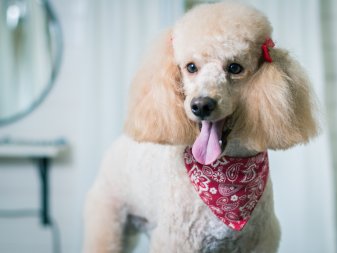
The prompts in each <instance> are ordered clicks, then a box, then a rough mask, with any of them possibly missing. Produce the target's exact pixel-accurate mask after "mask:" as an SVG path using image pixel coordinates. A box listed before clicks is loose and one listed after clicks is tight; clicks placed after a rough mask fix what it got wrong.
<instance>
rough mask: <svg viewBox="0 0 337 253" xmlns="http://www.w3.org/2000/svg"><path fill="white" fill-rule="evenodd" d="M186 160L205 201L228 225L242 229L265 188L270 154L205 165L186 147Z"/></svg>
mask: <svg viewBox="0 0 337 253" xmlns="http://www.w3.org/2000/svg"><path fill="white" fill-rule="evenodd" d="M184 160H185V166H186V169H187V172H188V175H189V177H190V180H191V183H192V184H193V186H194V188H195V190H196V191H197V193H198V194H199V196H200V198H201V199H202V201H203V202H204V203H205V204H206V205H207V206H208V207H209V208H210V209H211V211H212V212H213V213H214V214H215V215H216V216H217V217H218V218H219V219H220V220H222V221H223V222H224V223H225V224H226V225H227V226H229V227H230V228H232V229H234V230H242V228H243V227H244V226H245V225H246V223H247V222H248V220H249V218H250V216H251V214H252V212H253V210H254V208H255V206H256V204H257V202H258V201H259V199H260V198H261V196H262V194H263V191H264V189H265V186H266V183H267V179H268V173H269V166H268V153H267V152H263V153H259V154H257V155H256V156H253V157H248V158H238V157H227V156H222V157H221V158H219V159H218V160H216V161H215V162H213V163H212V164H210V165H203V164H200V163H198V162H197V161H196V160H195V159H194V157H193V155H192V151H191V148H190V147H187V148H186V150H185V153H184Z"/></svg>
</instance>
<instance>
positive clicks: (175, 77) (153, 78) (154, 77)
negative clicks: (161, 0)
mask: <svg viewBox="0 0 337 253" xmlns="http://www.w3.org/2000/svg"><path fill="white" fill-rule="evenodd" d="M171 38H172V37H171V31H166V32H165V34H163V35H162V36H161V37H160V38H159V39H158V40H157V41H156V42H155V44H154V45H153V47H152V48H151V49H150V50H149V51H148V52H147V54H146V56H147V57H146V59H145V61H144V62H143V64H142V66H141V67H140V69H139V70H138V73H137V74H136V76H135V78H134V80H133V83H132V86H131V98H130V102H129V111H128V116H127V120H126V124H125V132H126V133H127V134H128V135H130V136H131V137H132V138H133V139H135V140H137V141H146V142H155V143H165V144H190V143H192V142H193V140H194V139H195V136H196V134H197V127H196V125H195V123H193V122H191V121H190V120H189V119H188V118H187V116H186V114H185V110H184V106H183V101H184V95H183V92H182V87H181V74H180V70H179V67H178V66H177V64H176V63H175V61H174V57H173V48H172V39H171Z"/></svg>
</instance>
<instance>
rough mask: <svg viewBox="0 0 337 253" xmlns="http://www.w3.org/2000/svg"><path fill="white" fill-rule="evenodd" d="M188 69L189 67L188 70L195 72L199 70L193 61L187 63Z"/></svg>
mask: <svg viewBox="0 0 337 253" xmlns="http://www.w3.org/2000/svg"><path fill="white" fill-rule="evenodd" d="M186 69H187V71H188V72H190V73H195V72H197V71H198V68H197V66H196V65H195V64H194V63H193V62H191V63H189V64H187V65H186Z"/></svg>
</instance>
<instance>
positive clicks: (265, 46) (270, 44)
mask: <svg viewBox="0 0 337 253" xmlns="http://www.w3.org/2000/svg"><path fill="white" fill-rule="evenodd" d="M273 47H275V43H274V41H273V40H272V39H271V38H267V39H266V41H265V42H264V43H263V44H262V46H261V48H262V53H263V58H264V60H265V61H267V62H273V59H272V58H271V56H270V53H269V48H273Z"/></svg>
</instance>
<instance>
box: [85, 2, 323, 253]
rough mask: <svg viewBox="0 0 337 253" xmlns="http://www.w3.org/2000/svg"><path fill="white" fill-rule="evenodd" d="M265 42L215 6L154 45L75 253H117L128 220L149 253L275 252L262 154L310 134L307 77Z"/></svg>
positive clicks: (254, 21) (248, 17)
mask: <svg viewBox="0 0 337 253" xmlns="http://www.w3.org/2000/svg"><path fill="white" fill-rule="evenodd" d="M271 32H272V28H271V25H270V23H269V21H268V20H267V18H266V17H265V16H264V15H263V14H262V13H261V12H260V11H258V10H256V9H254V8H252V7H250V6H246V5H244V4H242V3H237V2H234V1H226V2H221V3H213V4H203V5H199V6H197V7H195V8H193V9H192V10H190V11H189V12H188V13H186V14H185V16H183V17H182V18H181V19H180V20H178V22H177V23H176V24H175V25H174V26H173V27H172V28H171V29H168V30H167V31H165V32H164V33H163V34H162V36H160V37H159V38H158V40H157V41H155V43H154V45H153V46H152V47H151V49H150V50H149V51H148V52H147V53H146V56H147V57H146V59H145V60H144V62H143V64H142V65H141V67H140V68H139V70H138V72H137V74H136V76H135V78H134V80H133V84H132V88H131V94H130V96H131V98H130V103H129V111H128V115H127V119H126V123H125V129H124V133H123V135H122V136H120V137H119V138H118V139H117V140H116V141H115V142H114V143H113V145H112V147H111V148H110V149H109V150H108V151H107V153H106V154H105V158H104V160H103V163H102V167H101V170H100V173H99V175H98V177H97V178H96V180H95V182H94V184H93V186H92V188H91V190H90V191H89V193H88V195H87V200H86V207H85V238H84V241H85V242H84V252H86V253H103V252H113V253H118V252H122V250H123V249H122V248H123V241H124V236H123V235H124V232H125V225H126V224H127V222H128V221H129V220H130V219H131V222H134V223H135V224H137V225H138V227H139V229H142V230H144V231H146V232H147V233H148V234H149V237H150V246H149V248H150V249H149V251H150V252H151V253H174V252H177V253H189V252H222V253H225V252H231V253H235V252H237V253H239V252H240V253H253V252H254V253H273V252H277V249H278V244H279V240H280V227H279V223H278V220H277V218H276V216H275V213H274V206H273V205H274V204H273V193H272V183H271V180H270V176H269V166H268V154H267V149H287V148H290V147H292V146H294V145H296V144H299V143H307V142H308V141H309V139H310V138H312V137H314V136H315V135H316V134H317V124H316V120H315V107H314V99H313V95H312V94H311V90H310V85H309V81H308V78H307V76H306V74H305V73H304V71H303V69H302V68H301V66H300V65H299V64H298V63H297V62H296V61H295V60H294V59H293V58H292V57H291V56H290V55H289V54H288V52H287V51H285V50H283V49H280V48H278V47H277V46H275V45H274V43H273V41H272V39H271Z"/></svg>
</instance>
